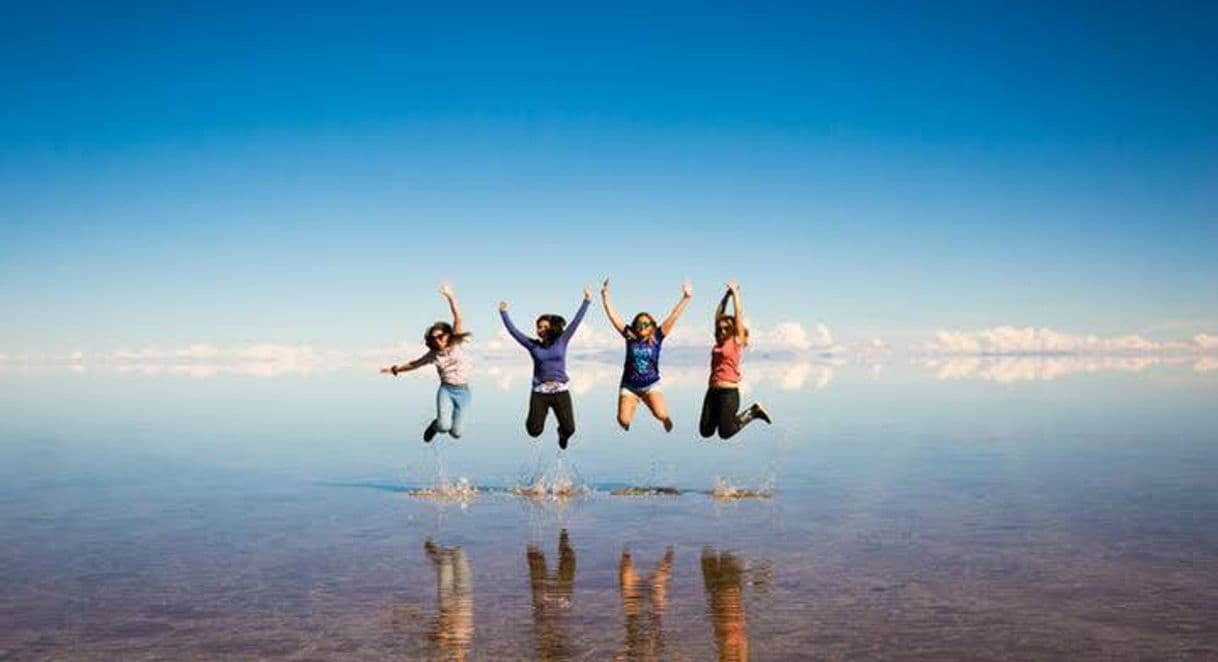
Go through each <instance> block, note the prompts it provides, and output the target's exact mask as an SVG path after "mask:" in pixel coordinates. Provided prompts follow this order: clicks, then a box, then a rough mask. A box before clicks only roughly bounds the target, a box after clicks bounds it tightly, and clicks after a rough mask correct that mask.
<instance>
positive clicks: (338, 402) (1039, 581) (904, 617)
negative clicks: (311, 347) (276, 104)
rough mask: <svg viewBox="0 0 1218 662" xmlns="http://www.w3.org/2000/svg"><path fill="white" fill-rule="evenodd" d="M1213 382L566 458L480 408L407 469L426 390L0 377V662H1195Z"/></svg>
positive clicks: (1202, 645) (1205, 552)
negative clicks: (1091, 661)
mask: <svg viewBox="0 0 1218 662" xmlns="http://www.w3.org/2000/svg"><path fill="white" fill-rule="evenodd" d="M573 372H575V375H574V376H575V378H576V379H578V372H577V371H573ZM1213 374H1214V373H1200V372H1196V371H1190V370H1183V369H1180V370H1174V369H1167V368H1163V369H1158V370H1153V371H1151V372H1145V373H1143V372H1139V373H1136V374H1105V373H1099V374H1083V375H1069V376H1066V377H1064V378H1060V379H1028V380H1020V381H1016V382H1001V381H994V380H985V379H961V378H958V377H957V376H955V373H952V374H949V375H947V376H944V375H943V374H942V370H941V369H940V370H939V372H936V371H934V370H931V371H927V370H925V369H921V368H916V369H915V368H908V369H890V370H886V371H884V372H883V373H879V374H877V373H876V371H873V370H869V369H866V368H862V367H859V368H850V367H841V366H838V367H836V368H834V370H833V374H832V379H831V380H820V381H818V382H816V383H813V382H807V383H806V384H805V383H802V382H801V383H799V384H796V385H795V387H794V388H788V387H789V386H790V383H789V382H787V383H786V386H784V382H782V381H778V382H776V383H774V385H773V386H772V387H770V388H767V387H766V386H765V385H764V384H763V385H761V386H759V387H758V388H756V389H755V390H754V391H753V392H752V393H751V394H747V395H746V397H756V398H762V399H764V400H765V402H766V404H767V406H768V408H769V409H771V410H772V411H773V412H774V413H775V417H776V419H777V420H776V424H775V425H774V426H773V427H770V428H765V427H751V428H749V429H747V430H745V431H744V432H743V433H741V435H740V436H739V437H737V438H736V439H734V440H732V441H730V442H721V441H717V440H716V441H711V442H707V441H703V440H701V439H699V438H697V436H696V434H694V433H693V432H692V431H691V429H692V424H693V423H694V422H695V421H696V418H695V416H696V414H697V406H698V403H699V402H700V398H701V393H700V392H699V391H698V389H697V388H696V387H690V388H687V389H682V388H673V389H672V390H671V391H670V394H669V397H670V403H671V407H672V409H673V411H674V414H675V416H676V419H677V422H678V429H677V431H676V432H674V433H673V434H672V435H665V434H664V433H663V432H662V431H660V429H659V427H658V425H655V424H654V422H653V421H648V420H646V419H645V418H640V420H639V422H638V423H637V424H636V426H635V429H634V430H632V431H631V432H630V433H628V434H624V433H621V432H619V431H617V430H616V429H615V427H614V425H613V420H612V406H613V405H612V401H613V397H614V396H613V392H612V389H610V388H607V387H606V388H595V389H591V390H589V391H587V392H585V393H582V394H579V395H578V397H577V398H576V407H577V414H578V416H579V423H580V431H579V433H578V435H577V436H576V438H575V440H574V441H573V445H572V448H571V449H570V450H569V451H567V452H566V453H565V454H564V455H563V456H561V457H559V456H558V454H557V449H556V447H555V446H554V442H553V439H552V438H551V436H550V434H551V433H547V435H546V436H545V437H543V439H542V440H541V441H537V442H534V441H531V440H529V438H528V437H527V436H525V435H524V432H523V429H522V428H523V421H522V417H523V411H522V410H523V404H524V401H525V399H526V397H527V394H526V393H519V392H515V391H513V390H501V389H500V388H498V387H497V385H496V384H495V383H494V382H492V381H490V380H486V381H485V383H475V384H474V393H475V396H474V397H475V400H474V403H475V407H476V409H474V410H473V413H474V414H475V418H474V419H473V420H471V421H470V427H469V432H468V434H467V436H466V438H465V439H462V440H460V441H452V440H447V439H444V440H442V441H441V442H440V443H439V444H437V445H436V446H435V447H428V446H424V445H423V444H422V443H421V441H419V439H418V433H419V432H420V431H421V430H422V427H423V426H424V425H425V424H426V421H427V402H428V400H429V395H430V388H431V386H430V384H428V383H427V382H426V380H416V381H397V382H392V381H387V380H383V379H377V378H376V377H375V376H369V375H364V374H353V373H352V374H348V373H334V374H326V375H314V376H310V377H299V376H283V377H273V378H258V377H250V376H240V375H221V376H217V377H213V378H210V379H196V378H191V377H187V376H176V375H172V374H169V375H164V374H161V375H151V376H149V375H135V374H105V373H86V374H65V373H59V372H49V373H40V372H37V371H34V372H27V373H9V374H5V375H2V376H0V392H2V393H3V396H4V397H3V398H0V400H2V401H3V404H0V420H2V421H3V422H0V435H2V436H0V467H2V468H0V479H2V481H3V482H2V483H0V515H2V518H3V523H4V526H3V530H2V532H0V542H2V543H3V545H2V552H0V583H2V585H3V586H4V587H5V590H4V591H3V592H2V593H0V623H2V624H3V626H2V627H0V658H13V659H40V658H48V659H49V658H54V659H83V658H131V657H151V658H160V659H166V658H171V659H191V658H194V659H215V658H234V657H235V658H253V657H284V658H288V659H334V658H383V657H386V656H394V657H399V658H406V659H417V658H428V657H433V658H442V659H452V658H456V659H461V658H470V659H564V658H578V659H605V658H614V657H619V658H629V659H677V660H681V659H688V660H705V659H716V658H717V659H724V660H732V659H745V658H751V659H792V658H804V659H807V658H813V659H814V658H852V659H855V658H876V659H878V658H893V657H900V658H913V659H918V658H921V659H944V658H969V659H999V658H1004V659H1005V658H1023V659H1027V658H1045V657H1054V658H1072V659H1074V658H1102V659H1113V658H1117V659H1136V658H1156V659H1163V658H1179V659H1187V658H1195V659H1205V658H1213V657H1215V656H1218V619H1215V618H1214V614H1216V613H1218V434H1216V431H1218V414H1216V413H1215V409H1218V408H1215V407H1213V403H1214V402H1216V401H1218V399H1216V398H1215V395H1218V385H1216V384H1215V382H1216V381H1218V380H1216V379H1215V378H1214V377H1213ZM517 386H519V385H517ZM725 484H726V485H730V486H732V487H734V488H739V489H745V490H753V491H755V492H757V493H758V494H757V495H756V496H761V497H765V498H747V499H738V498H716V492H717V491H718V492H719V493H720V494H719V496H720V497H721V496H723V494H722V492H723V485H725ZM454 485H455V486H458V487H459V488H460V489H458V490H456V491H455V492H453V491H448V492H446V491H445V489H444V488H445V487H451V486H454ZM555 485H559V486H564V485H565V486H566V488H565V491H564V489H550V488H552V487H553V486H555ZM538 486H540V488H538ZM547 486H549V488H548V487H547ZM420 491H422V492H420Z"/></svg>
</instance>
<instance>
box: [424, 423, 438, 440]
mask: <svg viewBox="0 0 1218 662" xmlns="http://www.w3.org/2000/svg"><path fill="white" fill-rule="evenodd" d="M439 431H440V430H439V428H437V427H436V422H435V421H434V420H433V421H432V422H431V425H428V426H427V429H426V430H423V443H426V444H429V443H431V440H432V439H435V438H436V433H437V432H439Z"/></svg>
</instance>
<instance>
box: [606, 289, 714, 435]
mask: <svg viewBox="0 0 1218 662" xmlns="http://www.w3.org/2000/svg"><path fill="white" fill-rule="evenodd" d="M693 295H694V291H693V287H692V286H691V285H690V284H689V282H688V281H687V282H686V283H685V284H684V285H683V286H682V287H681V300H680V301H678V302H677V305H676V306H675V307H674V308H673V309H672V312H671V313H669V314H668V318H667V319H665V320H664V322H663V323H662V324H660V326H659V327H657V326H656V321H655V318H654V317H652V316H651V315H650V314H649V313H639V314H638V315H635V316H634V319H633V320H632V321H631V322H630V326H626V325H625V324H624V323H623V322H622V318H621V317H618V314H617V311H616V310H614V309H613V304H612V303H611V302H610V301H609V279H608V278H606V279H605V284H604V286H603V287H601V300H602V302H603V303H604V304H605V315H606V316H607V317H608V318H609V322H610V323H611V324H613V328H614V329H617V332H618V333H620V334H621V335H622V337H623V338H625V339H626V365H625V366H623V368H622V384H621V390H620V391H619V392H618V398H617V422H618V425H621V426H622V429H623V430H629V429H630V422H631V421H632V420H634V410H635V409H636V408H637V407H638V406H639V400H642V401H643V404H645V405H647V408H648V409H650V410H651V413H652V415H653V416H655V417H656V419H658V420H659V421H660V422H661V423H663V424H664V431H665V432H672V418H670V417H669V416H668V407H667V406H666V405H665V404H664V394H663V393H662V392H661V391H660V346H661V345H662V344H663V342H664V338H665V337H667V336H668V333H669V332H670V331H672V327H673V325H674V324H676V323H677V320H678V319H680V317H681V313H683V312H685V307H686V306H688V305H689V300H690V298H692V297H693Z"/></svg>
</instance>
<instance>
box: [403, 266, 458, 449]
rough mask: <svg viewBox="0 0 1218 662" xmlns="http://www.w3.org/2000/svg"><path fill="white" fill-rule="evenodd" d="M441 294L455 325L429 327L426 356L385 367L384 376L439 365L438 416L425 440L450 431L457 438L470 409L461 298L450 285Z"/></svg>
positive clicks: (439, 324) (446, 323)
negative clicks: (458, 298)
mask: <svg viewBox="0 0 1218 662" xmlns="http://www.w3.org/2000/svg"><path fill="white" fill-rule="evenodd" d="M440 294H441V295H442V296H443V297H444V298H445V299H447V300H448V307H449V309H450V310H452V314H453V322H452V324H449V323H448V322H436V323H435V324H432V325H431V326H429V327H427V332H426V333H424V334H423V342H425V343H427V348H428V352H427V353H426V354H424V355H423V356H420V357H419V358H417V359H415V360H413V361H411V362H409V363H403V364H401V365H391V366H389V367H388V368H381V372H382V373H387V374H391V375H393V376H395V377H396V376H397V375H398V374H400V373H403V372H409V371H411V370H414V369H415V368H421V367H423V366H425V365H428V364H433V365H435V366H436V372H437V373H438V374H439V375H440V387H439V388H438V389H436V417H435V419H433V420H432V421H431V424H430V425H428V426H427V429H426V430H424V431H423V441H428V442H429V441H431V440H432V439H433V438H434V437H435V436H436V434H438V433H441V432H446V433H448V434H450V435H452V436H453V438H457V437H460V436H461V432H462V431H463V429H464V426H463V420H464V413H465V410H466V409H467V408H468V407H469V401H470V394H469V374H470V360H469V356H468V355H467V354H466V353H465V351H464V350H463V349H462V348H461V345H462V343H464V342H465V340H466V339H467V338H469V335H470V334H469V333H468V332H467V331H466V330H465V327H464V326H462V324H461V311H460V310H458V308H457V298H456V297H455V296H454V295H453V288H452V286H451V285H448V284H447V283H446V284H444V285H442V286H441V287H440Z"/></svg>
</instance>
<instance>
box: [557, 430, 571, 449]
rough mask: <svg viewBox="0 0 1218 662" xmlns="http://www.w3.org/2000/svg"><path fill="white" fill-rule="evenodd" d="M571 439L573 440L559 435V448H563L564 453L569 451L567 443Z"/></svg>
mask: <svg viewBox="0 0 1218 662" xmlns="http://www.w3.org/2000/svg"><path fill="white" fill-rule="evenodd" d="M570 438H571V437H564V436H562V435H561V434H560V435H558V447H559V448H561V449H563V450H564V451H565V450H567V441H568V440H569V439H570Z"/></svg>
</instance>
